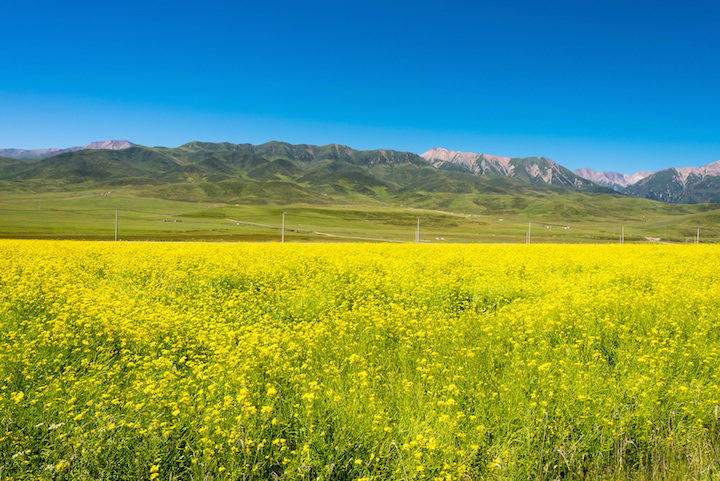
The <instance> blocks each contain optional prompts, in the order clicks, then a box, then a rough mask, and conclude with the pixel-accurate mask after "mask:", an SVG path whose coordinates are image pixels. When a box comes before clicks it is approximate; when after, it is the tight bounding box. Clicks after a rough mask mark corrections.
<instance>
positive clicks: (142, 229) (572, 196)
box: [0, 142, 720, 243]
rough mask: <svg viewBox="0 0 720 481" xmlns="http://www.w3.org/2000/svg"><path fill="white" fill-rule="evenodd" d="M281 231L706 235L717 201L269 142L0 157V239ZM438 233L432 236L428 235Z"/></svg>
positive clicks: (714, 233)
mask: <svg viewBox="0 0 720 481" xmlns="http://www.w3.org/2000/svg"><path fill="white" fill-rule="evenodd" d="M115 210H117V211H118V217H119V226H120V227H119V231H120V237H121V238H122V239H168V240H170V239H188V240H191V239H223V240H261V241H266V240H279V239H280V237H281V233H280V223H281V215H282V212H288V215H287V216H286V217H287V218H286V221H287V223H286V225H287V227H288V229H287V231H286V239H287V240H291V241H323V240H387V241H398V242H412V241H414V239H415V229H416V226H417V220H418V219H420V225H421V239H422V241H423V242H511V243H516V242H524V241H525V238H526V234H527V230H528V223H534V224H535V225H536V227H535V228H532V234H533V235H532V237H531V239H533V240H535V241H541V242H616V241H617V239H618V236H619V229H621V228H622V227H623V226H625V227H626V241H628V242H647V241H648V239H652V241H653V242H685V241H686V240H687V239H689V238H690V237H693V236H694V235H696V233H697V229H698V228H700V229H701V231H702V234H703V235H702V238H703V240H716V239H717V238H718V237H720V232H718V227H717V225H718V222H717V215H716V213H717V212H720V211H719V210H718V205H716V204H705V205H695V206H689V205H672V204H663V203H660V202H654V201H650V200H646V199H639V198H631V197H625V196H622V195H619V194H606V193H600V194H593V193H581V192H578V191H573V190H568V189H563V188H559V187H547V186H541V185H532V184H531V183H529V182H528V181H523V180H521V179H516V178H511V177H506V176H502V175H483V176H479V175H475V174H471V173H467V172H461V171H457V170H441V169H435V168H434V167H432V166H430V165H429V164H428V163H427V162H426V161H425V160H423V159H422V158H420V157H418V156H416V155H414V154H410V153H406V152H395V151H383V150H376V151H356V150H353V149H350V148H348V147H344V146H339V145H328V146H320V147H318V146H309V145H291V144H286V143H281V142H270V143H267V144H263V145H260V146H252V145H249V144H205V143H200V142H192V143H189V144H186V145H183V146H181V147H178V148H174V149H168V148H158V147H156V148H149V147H142V146H135V147H132V148H129V149H125V150H116V151H113V150H94V151H93V150H84V151H79V152H73V153H65V154H61V155H57V156H54V157H51V158H49V159H45V160H32V159H30V160H14V159H0V236H2V237H55V238H73V239H75V238H76V239H113V238H114V235H115V231H114V223H115ZM442 239H444V240H442Z"/></svg>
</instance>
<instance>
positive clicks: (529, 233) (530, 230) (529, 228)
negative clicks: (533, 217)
mask: <svg viewBox="0 0 720 481" xmlns="http://www.w3.org/2000/svg"><path fill="white" fill-rule="evenodd" d="M531 232H532V222H528V232H527V243H528V244H529V243H530V236H531Z"/></svg>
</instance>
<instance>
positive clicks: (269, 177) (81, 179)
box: [0, 140, 720, 203]
mask: <svg viewBox="0 0 720 481" xmlns="http://www.w3.org/2000/svg"><path fill="white" fill-rule="evenodd" d="M0 183H3V185H5V186H11V187H12V188H19V187H18V186H19V185H23V184H25V185H33V186H35V188H37V187H43V188H48V187H53V188H57V187H58V186H59V185H60V184H64V185H74V184H83V183H85V184H88V185H90V184H92V185H98V186H99V185H102V186H121V185H136V186H137V185H140V186H144V188H146V189H147V190H148V191H150V192H151V194H152V195H159V196H162V197H174V198H182V197H183V196H185V197H193V198H203V197H207V195H209V194H208V192H214V193H215V194H216V195H218V196H222V195H226V196H227V195H235V196H247V195H250V194H249V193H250V192H252V195H251V197H254V198H255V200H256V201H262V198H263V196H266V195H270V194H269V193H270V192H275V191H277V190H278V189H279V190H281V191H283V192H284V194H283V195H291V196H295V197H299V198H308V199H309V198H315V199H316V200H320V199H318V195H321V196H327V195H350V194H352V195H364V196H369V197H375V198H380V197H387V196H391V197H392V196H394V197H399V198H408V197H412V196H413V195H414V193H418V192H421V193H467V194H470V193H475V194H480V193H489V192H492V193H495V194H502V193H507V194H512V195H518V194H519V195H547V194H548V192H553V191H558V189H560V190H563V189H565V190H570V191H579V192H586V193H613V192H621V193H623V194H624V195H630V196H637V197H645V198H648V199H652V200H659V201H663V202H669V203H705V202H720V161H718V162H714V163H712V164H709V165H707V166H704V167H682V168H671V169H664V170H661V171H659V172H655V173H652V172H649V171H641V172H636V173H635V174H631V175H626V174H620V173H616V172H595V171H594V170H592V169H589V168H586V169H579V170H576V171H575V172H572V171H570V170H568V169H566V168H565V167H563V166H561V165H559V164H557V163H556V162H554V161H552V160H550V159H547V158H545V157H527V158H510V157H500V156H495V155H489V154H476V153H471V152H458V151H452V150H447V149H442V148H433V149H430V150H428V151H427V152H425V153H423V154H422V155H416V154H414V153H410V152H399V151H394V150H382V149H378V150H370V151H359V150H355V149H352V148H350V147H348V146H344V145H338V144H330V145H325V146H313V145H306V144H301V145H293V144H288V143H284V142H268V143H266V144H261V145H252V144H231V143H227V142H225V143H207V142H190V143H187V144H184V145H181V146H179V147H176V148H166V147H144V146H139V145H136V144H133V143H131V142H128V141H115V140H113V141H104V142H93V143H90V144H87V145H85V146H83V147H71V148H68V149H43V150H22V149H4V150H0ZM8 183H9V184H8ZM11 184H12V185H11ZM0 187H3V186H2V185H0ZM200 191H203V193H201V192H200ZM215 194H213V195H215ZM273 195H274V194H273Z"/></svg>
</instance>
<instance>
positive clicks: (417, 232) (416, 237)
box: [415, 217, 420, 244]
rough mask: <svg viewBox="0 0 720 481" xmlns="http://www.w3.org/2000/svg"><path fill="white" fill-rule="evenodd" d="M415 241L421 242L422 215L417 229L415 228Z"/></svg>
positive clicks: (418, 220)
mask: <svg viewBox="0 0 720 481" xmlns="http://www.w3.org/2000/svg"><path fill="white" fill-rule="evenodd" d="M415 243H416V244H419V243H420V217H418V219H417V229H416V230H415Z"/></svg>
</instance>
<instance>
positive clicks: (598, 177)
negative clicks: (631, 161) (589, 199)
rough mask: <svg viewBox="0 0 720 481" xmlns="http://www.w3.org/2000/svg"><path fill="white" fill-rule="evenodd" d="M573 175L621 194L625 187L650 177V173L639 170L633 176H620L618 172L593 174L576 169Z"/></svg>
mask: <svg viewBox="0 0 720 481" xmlns="http://www.w3.org/2000/svg"><path fill="white" fill-rule="evenodd" d="M574 173H575V174H576V175H579V176H580V177H582V178H583V179H587V180H591V181H593V182H595V183H596V184H598V185H604V186H605V187H610V188H611V189H613V190H617V191H618V192H622V191H623V190H624V189H625V188H626V187H628V186H630V185H633V184H635V183H637V182H639V181H641V180H642V179H644V178H645V177H648V176H650V175H652V172H650V171H649V170H641V171H640V172H635V173H634V174H621V173H619V172H595V171H594V170H592V169H590V168H587V167H586V168H584V169H577V170H575V171H574Z"/></svg>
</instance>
